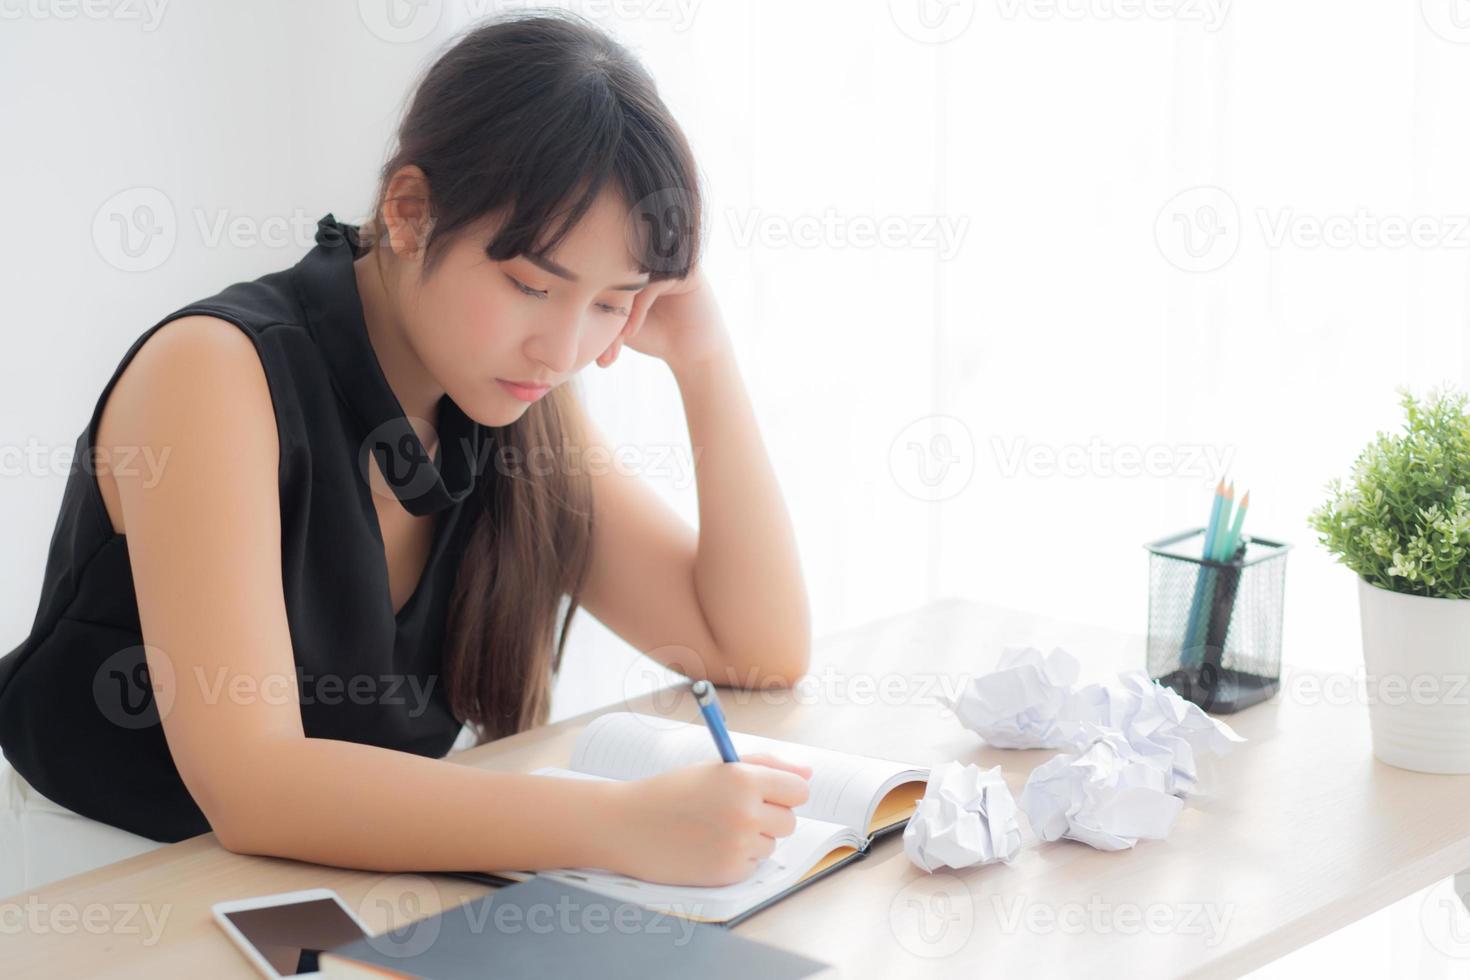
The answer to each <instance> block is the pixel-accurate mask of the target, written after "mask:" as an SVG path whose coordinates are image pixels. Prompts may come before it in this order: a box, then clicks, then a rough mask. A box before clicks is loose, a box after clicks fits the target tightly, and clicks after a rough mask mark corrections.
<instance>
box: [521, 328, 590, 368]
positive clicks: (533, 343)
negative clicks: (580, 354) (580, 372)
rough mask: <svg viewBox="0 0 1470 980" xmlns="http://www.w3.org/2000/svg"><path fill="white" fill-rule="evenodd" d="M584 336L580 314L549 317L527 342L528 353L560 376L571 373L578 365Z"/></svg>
mask: <svg viewBox="0 0 1470 980" xmlns="http://www.w3.org/2000/svg"><path fill="white" fill-rule="evenodd" d="M581 336H582V318H581V316H580V315H578V314H572V313H569V314H565V315H562V316H556V317H548V318H547V319H546V320H544V321H542V323H540V324H538V326H537V328H536V331H535V332H534V333H533V334H532V335H531V338H530V340H529V341H527V344H526V347H527V353H528V355H529V356H530V357H532V358H533V359H534V360H536V361H539V362H540V363H542V364H544V365H546V368H547V370H548V371H552V372H555V373H556V374H558V375H564V374H569V373H571V371H572V369H573V368H574V367H576V365H577V344H578V342H579V341H580V339H581Z"/></svg>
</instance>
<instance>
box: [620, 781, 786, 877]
mask: <svg viewBox="0 0 1470 980" xmlns="http://www.w3.org/2000/svg"><path fill="white" fill-rule="evenodd" d="M811 774H812V770H811V767H810V766H800V765H796V764H794V763H790V762H784V761H782V760H780V759H777V758H775V757H773V756H769V755H748V756H745V757H744V758H743V759H742V761H740V762H721V761H719V760H711V761H709V762H701V763H698V764H695V765H691V766H685V767H684V768H681V769H674V770H671V771H669V772H665V773H661V774H659V775H657V776H652V777H649V778H647V779H638V780H632V781H629V782H624V783H615V784H611V785H610V786H609V787H608V789H609V791H610V800H609V802H610V804H611V806H612V809H613V811H614V812H613V813H612V814H609V816H612V817H613V819H612V820H610V821H608V822H607V823H606V824H605V825H606V826H607V827H608V829H609V830H610V831H612V832H613V833H614V838H613V839H612V840H610V841H608V844H609V845H610V849H611V850H612V851H615V852H616V853H615V854H614V855H613V857H614V861H613V863H611V864H609V865H608V867H610V868H611V870H614V871H618V872H620V873H622V874H626V875H631V876H632V877H635V878H641V879H643V880H645V881H655V882H662V883H665V884H672V885H701V886H704V885H729V884H733V883H734V882H737V881H741V880H743V879H745V878H747V877H749V876H750V874H751V872H753V871H754V870H755V867H756V864H757V863H758V862H759V861H760V860H761V859H762V858H765V857H767V856H768V855H769V854H770V853H771V851H772V850H774V849H775V846H776V841H777V839H779V838H781V837H785V836H787V835H789V834H790V833H791V832H792V831H793V830H794V829H795V828H796V815H795V814H793V813H792V812H791V810H792V808H793V807H798V806H801V805H802V804H803V803H805V802H806V801H807V798H808V796H809V795H810V791H809V788H808V784H807V780H809V779H810V778H811Z"/></svg>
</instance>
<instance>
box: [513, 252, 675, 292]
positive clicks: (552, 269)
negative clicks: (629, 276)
mask: <svg viewBox="0 0 1470 980" xmlns="http://www.w3.org/2000/svg"><path fill="white" fill-rule="evenodd" d="M526 261H527V262H530V263H531V264H532V265H534V266H536V267H537V268H538V269H543V270H545V271H546V272H549V273H551V274H552V275H553V276H557V277H559V278H561V279H565V280H566V281H567V282H576V281H577V274H576V273H575V272H573V271H572V270H571V269H568V268H567V267H566V266H564V265H560V264H559V263H556V262H553V261H552V260H551V259H548V258H547V257H546V256H544V255H532V254H530V253H529V252H528V253H527V254H526ZM647 285H648V277H647V276H644V277H643V279H642V281H640V282H628V283H623V284H621V285H618V286H609V287H607V288H608V289H615V290H618V291H620V292H628V293H636V292H637V291H638V290H640V289H642V288H643V287H644V286H647Z"/></svg>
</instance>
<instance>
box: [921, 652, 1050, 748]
mask: <svg viewBox="0 0 1470 980" xmlns="http://www.w3.org/2000/svg"><path fill="white" fill-rule="evenodd" d="M1078 669H1079V665H1078V663H1077V659H1076V658H1075V657H1073V656H1072V655H1071V654H1070V653H1068V652H1067V651H1065V650H1063V649H1061V648H1060V647H1058V648H1056V649H1054V650H1052V652H1051V653H1049V654H1047V655H1046V656H1042V654H1041V651H1040V650H1037V649H1036V648H1035V647H1008V648H1006V649H1005V651H1004V652H1002V654H1001V657H1000V662H999V664H998V665H997V667H996V669H995V670H994V671H992V672H991V673H989V674H986V675H985V676H983V677H972V678H970V681H969V683H967V684H966V685H965V687H964V689H963V690H962V691H961V692H960V694H959V696H958V697H957V698H954V699H950V698H947V697H945V696H944V695H940V700H941V701H942V702H943V703H944V704H945V706H946V707H948V708H949V709H950V710H952V711H953V712H954V713H955V715H956V716H957V717H958V718H959V720H960V724H962V725H964V726H965V727H966V728H968V729H970V730H971V731H973V732H975V733H976V734H978V735H979V736H980V737H981V738H983V739H985V741H987V742H989V743H990V744H991V745H994V746H996V747H997V748H1003V749H1035V748H1060V747H1062V746H1063V745H1065V744H1067V741H1068V740H1067V737H1066V734H1065V733H1064V732H1062V731H1060V730H1059V729H1058V727H1057V718H1058V715H1059V714H1060V713H1061V711H1062V708H1063V706H1064V704H1065V702H1066V699H1067V697H1068V695H1069V694H1070V692H1071V689H1072V685H1073V684H1074V683H1076V681H1077V673H1078Z"/></svg>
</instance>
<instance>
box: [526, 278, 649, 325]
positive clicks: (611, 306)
mask: <svg viewBox="0 0 1470 980" xmlns="http://www.w3.org/2000/svg"><path fill="white" fill-rule="evenodd" d="M505 278H507V279H509V280H510V281H511V283H512V284H513V285H514V286H515V287H516V289H518V290H520V291H521V292H522V293H524V294H525V295H527V296H530V297H532V298H533V299H545V298H546V297H547V296H549V295H551V290H549V289H536V288H534V287H532V286H528V285H526V284H525V283H523V282H521V281H520V280H519V279H517V278H516V277H515V276H513V275H511V274H510V273H506V274H505ZM594 305H595V306H596V307H597V308H598V309H599V310H601V311H602V312H603V313H606V314H608V315H609V316H620V317H624V318H626V317H628V316H630V315H631V311H630V310H629V309H628V308H627V307H626V306H618V305H617V304H615V303H596V304H594Z"/></svg>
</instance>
